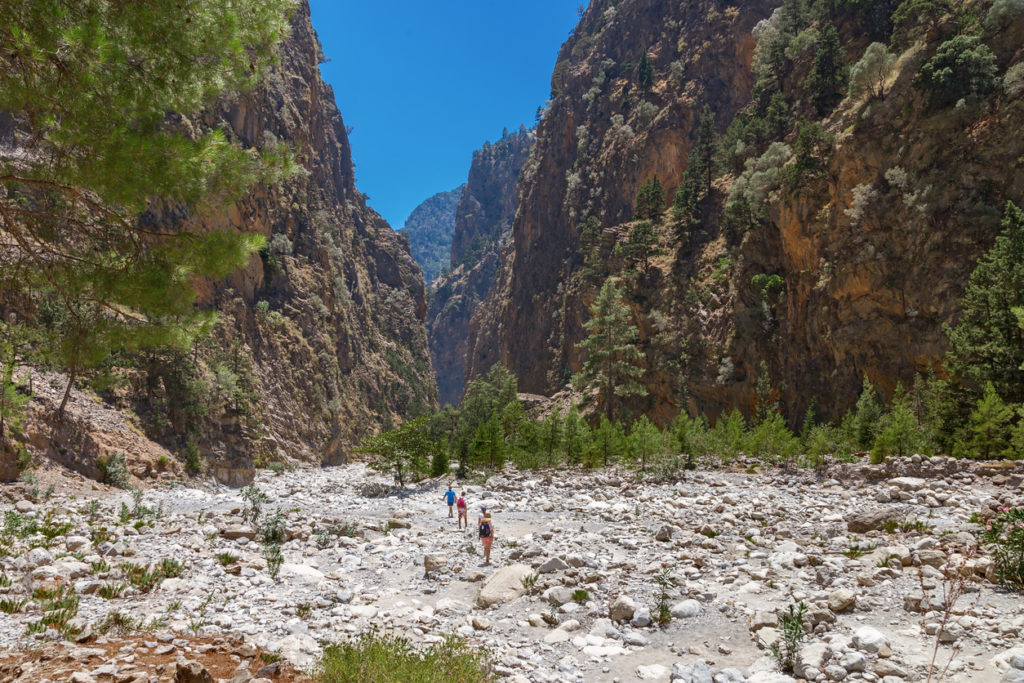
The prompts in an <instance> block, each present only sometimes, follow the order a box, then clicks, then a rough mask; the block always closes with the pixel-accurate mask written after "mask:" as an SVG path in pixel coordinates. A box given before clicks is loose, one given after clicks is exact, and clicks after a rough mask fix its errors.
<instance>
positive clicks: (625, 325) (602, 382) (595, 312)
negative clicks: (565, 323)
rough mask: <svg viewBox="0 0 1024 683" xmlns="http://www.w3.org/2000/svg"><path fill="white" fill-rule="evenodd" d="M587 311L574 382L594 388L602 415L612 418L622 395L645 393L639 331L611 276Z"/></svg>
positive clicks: (615, 415) (626, 396)
mask: <svg viewBox="0 0 1024 683" xmlns="http://www.w3.org/2000/svg"><path fill="white" fill-rule="evenodd" d="M590 315H591V318H590V320H588V321H587V322H586V323H584V324H583V326H584V328H586V330H587V334H588V336H587V338H586V339H584V340H583V341H582V342H580V344H579V348H580V349H582V350H583V351H584V352H586V354H587V360H586V361H585V362H584V364H583V368H582V369H581V370H580V372H579V373H578V374H577V375H576V376H575V377H573V383H574V384H575V385H576V386H577V387H580V388H582V389H584V390H585V391H586V392H587V393H590V392H596V394H597V399H598V402H599V404H600V405H601V406H602V407H603V408H604V414H605V417H606V418H607V419H608V420H609V421H611V420H613V419H614V418H615V417H617V416H618V415H619V413H620V412H621V409H622V401H623V399H625V398H628V397H630V396H645V395H646V394H647V390H646V389H645V388H644V386H643V385H642V384H641V383H640V382H639V379H640V378H641V377H642V376H643V374H644V369H643V366H642V365H641V361H642V356H641V354H640V350H639V348H638V347H637V340H638V338H639V334H640V333H639V331H638V330H637V328H636V326H635V325H634V324H633V322H632V321H631V320H630V311H629V308H628V307H627V306H626V305H625V304H624V303H623V301H622V293H621V292H620V291H619V289H618V288H617V287H616V286H615V283H614V282H613V281H612V279H611V278H609V279H607V280H605V282H604V285H603V286H602V287H601V291H600V293H599V294H598V296H597V299H596V300H595V301H594V304H593V305H592V306H591V307H590Z"/></svg>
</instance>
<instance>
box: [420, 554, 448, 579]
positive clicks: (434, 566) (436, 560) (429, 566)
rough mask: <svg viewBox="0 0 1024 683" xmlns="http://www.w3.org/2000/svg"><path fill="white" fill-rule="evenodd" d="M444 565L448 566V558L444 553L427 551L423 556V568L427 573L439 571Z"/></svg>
mask: <svg viewBox="0 0 1024 683" xmlns="http://www.w3.org/2000/svg"><path fill="white" fill-rule="evenodd" d="M446 566H448V558H447V557H445V555H444V553H427V554H426V555H424V556H423V570H424V571H425V572H426V573H427V574H429V573H430V572H439V571H441V570H442V569H444V568H445V567H446Z"/></svg>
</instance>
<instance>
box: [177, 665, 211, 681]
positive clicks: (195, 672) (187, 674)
mask: <svg viewBox="0 0 1024 683" xmlns="http://www.w3.org/2000/svg"><path fill="white" fill-rule="evenodd" d="M174 683H214V680H213V675H211V674H210V672H209V671H207V670H206V667H204V666H203V665H202V664H200V663H199V662H196V661H179V662H178V663H177V667H176V668H175V671H174Z"/></svg>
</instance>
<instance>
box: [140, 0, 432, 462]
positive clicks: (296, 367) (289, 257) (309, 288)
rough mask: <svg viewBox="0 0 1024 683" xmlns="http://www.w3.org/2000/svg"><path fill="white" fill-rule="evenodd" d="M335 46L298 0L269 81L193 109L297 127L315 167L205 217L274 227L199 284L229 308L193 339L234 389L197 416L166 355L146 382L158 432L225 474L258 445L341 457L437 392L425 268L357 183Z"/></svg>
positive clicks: (206, 373) (146, 402)
mask: <svg viewBox="0 0 1024 683" xmlns="http://www.w3.org/2000/svg"><path fill="white" fill-rule="evenodd" d="M323 59H324V58H323V55H322V53H321V48H320V44H319V42H318V40H317V37H316V34H315V32H314V30H313V28H312V24H311V22H310V16H309V6H308V3H307V2H302V3H300V7H299V8H298V10H297V11H296V14H295V16H294V19H293V21H292V33H291V37H290V38H289V39H288V40H287V42H286V43H285V44H284V46H283V49H282V56H281V62H280V64H279V65H278V66H277V67H275V68H274V69H273V71H272V73H271V74H270V75H269V77H268V78H267V80H266V82H265V84H264V85H263V86H261V87H260V88H259V89H258V90H256V91H254V92H252V93H249V94H247V95H245V96H243V97H242V98H240V99H239V100H237V101H234V102H229V103H225V104H224V105H223V106H222V107H221V108H220V109H219V110H218V111H212V112H209V113H207V114H206V115H205V117H203V118H202V119H201V120H196V121H186V122H185V124H184V125H200V126H213V125H223V124H225V123H226V124H227V125H228V126H229V128H230V131H231V132H232V133H233V134H234V135H235V136H237V138H238V139H239V140H241V141H242V143H243V144H244V145H245V146H247V147H253V148H260V147H261V146H262V145H263V144H265V142H266V141H267V140H270V139H272V138H277V139H279V140H284V141H287V142H289V143H291V144H293V145H294V146H295V148H296V149H297V150H299V159H300V162H301V164H302V166H303V167H304V168H305V170H306V174H305V175H304V176H303V177H301V178H298V179H295V180H292V181H289V182H286V183H284V184H283V185H281V186H279V187H274V188H256V189H255V190H253V191H252V192H251V193H250V195H249V196H248V197H247V198H245V199H244V200H243V201H240V202H238V203H237V204H235V205H234V206H233V207H232V208H231V209H230V210H229V211H227V212H225V213H223V214H221V215H217V216H213V217H207V218H206V223H207V224H209V225H210V226H217V227H229V228H235V229H244V230H250V231H258V232H260V233H262V234H263V235H265V236H266V238H267V247H266V249H265V250H264V251H263V253H262V254H260V256H259V257H254V258H253V259H252V261H251V262H250V264H249V266H248V267H247V268H245V269H243V270H242V271H241V272H239V273H237V274H235V275H234V276H233V277H231V278H230V279H229V281H227V282H223V283H213V282H210V283H206V284H205V285H204V287H203V290H202V299H203V302H202V303H203V305H206V306H210V307H213V308H215V309H216V310H218V311H219V312H220V314H221V322H220V324H219V325H218V327H217V330H216V332H215V338H214V340H213V341H212V342H210V343H207V344H204V345H203V346H202V348H201V349H199V351H198V352H197V358H198V359H199V361H200V366H201V367H200V371H199V375H200V377H201V379H202V381H204V382H205V383H206V385H207V386H208V387H210V393H209V395H210V396H216V395H217V394H218V391H220V393H221V394H222V395H223V396H225V398H224V400H223V401H222V402H218V403H215V404H214V405H213V406H212V407H211V409H210V410H209V411H207V413H208V414H206V415H203V416H199V417H197V416H195V415H194V414H191V413H188V412H183V410H181V408H180V406H176V405H173V404H171V405H168V402H169V400H170V399H171V396H172V393H171V392H170V391H169V388H170V386H169V383H168V382H169V379H168V378H169V377H170V376H171V375H173V372H169V371H168V368H167V367H166V363H163V362H162V361H161V360H160V359H157V360H155V361H154V362H153V364H152V365H151V367H149V368H148V370H149V372H148V376H147V379H146V383H147V386H146V387H145V389H144V391H142V392H140V393H141V396H140V400H139V402H138V410H139V412H141V413H143V414H144V417H149V418H152V419H151V420H150V422H151V424H155V425H157V426H156V427H154V428H153V431H154V432H155V434H154V435H155V436H157V437H158V438H159V439H160V440H162V441H164V442H165V443H170V444H171V445H173V446H175V447H178V448H183V449H184V448H198V449H199V451H200V452H201V453H202V454H203V455H204V456H205V457H206V459H207V460H208V462H209V463H210V464H211V467H212V468H213V470H214V472H215V473H216V474H217V475H218V476H220V477H221V478H222V479H225V480H229V481H244V480H245V479H246V477H248V476H249V475H248V474H247V473H248V472H250V471H251V469H252V464H253V462H254V460H255V461H261V460H262V461H268V460H274V459H280V458H293V459H298V460H302V461H307V462H324V463H334V462H338V461H340V460H342V459H344V457H345V456H346V454H347V453H348V452H349V450H350V449H351V448H352V447H353V445H354V444H356V443H357V442H358V441H359V440H360V439H362V438H363V437H364V436H366V435H367V434H369V433H371V432H373V431H375V430H377V429H379V428H380V427H381V426H382V425H385V424H390V423H391V422H392V420H395V421H397V420H400V419H401V418H402V417H403V416H406V415H409V414H410V413H414V412H416V411H420V410H424V409H427V408H429V407H432V406H433V405H435V403H436V392H435V389H434V384H433V380H432V372H431V368H430V357H429V355H428V351H427V339H426V329H425V327H424V325H423V320H424V316H425V313H426V300H425V290H424V284H423V277H422V274H421V272H420V269H419V267H418V266H417V265H416V263H415V262H414V261H413V259H412V256H411V255H410V251H409V245H408V242H407V241H406V239H405V238H404V237H403V236H402V235H400V234H399V233H396V232H395V231H394V230H392V229H391V227H390V226H389V225H388V224H387V222H385V221H384V219H382V218H381V217H380V216H379V215H378V214H377V213H376V212H374V211H373V210H372V209H370V208H369V207H368V206H367V205H366V201H365V198H364V196H363V195H361V194H360V193H359V191H358V190H357V189H356V188H355V185H354V179H353V165H352V158H351V152H350V147H349V142H348V137H347V135H346V130H345V126H344V123H343V121H342V118H341V115H340V113H339V112H338V109H337V107H336V105H335V102H334V94H333V91H332V90H331V88H330V86H328V85H327V84H325V83H324V82H323V80H321V77H320V72H319V63H320V62H322V61H323Z"/></svg>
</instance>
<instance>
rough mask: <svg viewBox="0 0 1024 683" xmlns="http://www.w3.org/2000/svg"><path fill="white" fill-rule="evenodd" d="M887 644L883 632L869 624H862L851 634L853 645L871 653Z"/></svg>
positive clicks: (887, 641)
mask: <svg viewBox="0 0 1024 683" xmlns="http://www.w3.org/2000/svg"><path fill="white" fill-rule="evenodd" d="M888 644H889V640H888V639H887V638H886V637H885V634H883V633H882V632H881V631H879V630H878V629H876V628H872V627H870V626H862V627H860V628H859V629H857V630H856V631H855V632H854V634H853V646H854V647H855V648H857V649H858V650H860V651H861V652H867V653H869V654H873V653H876V652H878V651H879V650H880V649H881V648H882V647H884V646H887V645H888Z"/></svg>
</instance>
